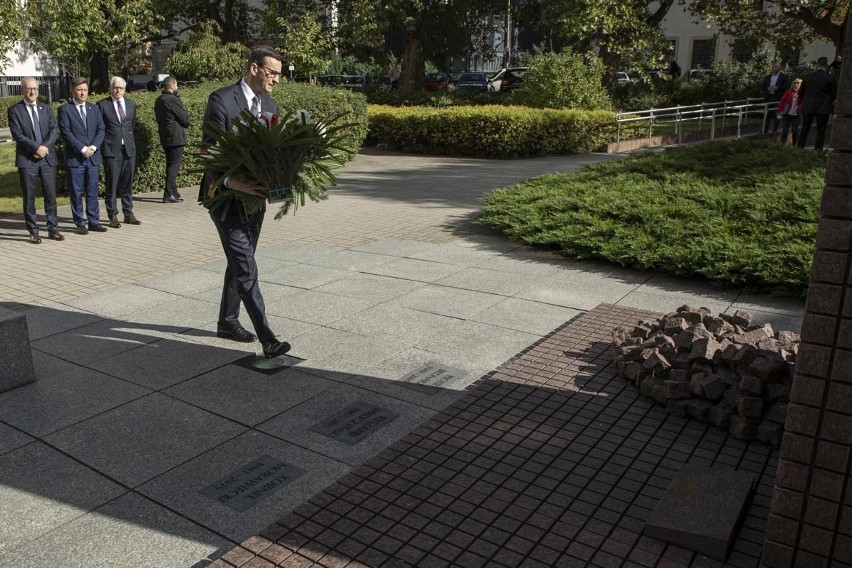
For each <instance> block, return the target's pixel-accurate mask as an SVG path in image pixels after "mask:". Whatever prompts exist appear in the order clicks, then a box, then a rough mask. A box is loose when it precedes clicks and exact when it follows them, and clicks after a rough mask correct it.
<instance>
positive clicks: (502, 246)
mask: <svg viewBox="0 0 852 568" xmlns="http://www.w3.org/2000/svg"><path fill="white" fill-rule="evenodd" d="M446 244H448V245H452V246H454V247H465V248H473V249H477V250H482V251H487V252H499V253H507V252H511V251H520V250H523V249H524V248H526V247H524V246H523V245H521V244H518V243H516V242H515V241H510V240H509V239H507V238H506V236H505V235H504V234H503V233H501V232H500V231H496V230H490V229H486V228H483V232H481V233H477V234H470V235H465V236H464V238H458V239H452V240H450V241H447V243H446Z"/></svg>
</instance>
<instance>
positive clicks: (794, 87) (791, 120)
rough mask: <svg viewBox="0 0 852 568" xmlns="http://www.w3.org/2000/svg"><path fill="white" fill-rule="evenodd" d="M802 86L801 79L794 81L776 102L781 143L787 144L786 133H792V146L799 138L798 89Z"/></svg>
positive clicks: (799, 105) (799, 99)
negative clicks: (779, 120) (779, 121)
mask: <svg viewBox="0 0 852 568" xmlns="http://www.w3.org/2000/svg"><path fill="white" fill-rule="evenodd" d="M801 86H802V80H801V79H798V78H797V79H795V80H794V81H793V82H792V83H791V84H790V88H789V89H787V90H786V91H785V92H784V96H782V97H781V100H780V101H778V118H780V119H781V143H782V144H786V143H787V131H788V130H790V131H792V134H793V146H795V145H796V140H797V139H798V138H799V116H800V115H801V114H802V98H801V97H800V96H799V87H801Z"/></svg>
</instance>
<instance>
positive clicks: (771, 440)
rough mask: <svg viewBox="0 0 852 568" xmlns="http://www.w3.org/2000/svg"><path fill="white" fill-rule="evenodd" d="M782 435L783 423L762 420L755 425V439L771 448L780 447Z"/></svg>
mask: <svg viewBox="0 0 852 568" xmlns="http://www.w3.org/2000/svg"><path fill="white" fill-rule="evenodd" d="M783 436H784V425H783V424H778V423H777V422H770V421H769V420H764V421H763V422H761V423H760V425H759V426H758V427H757V439H758V440H760V441H761V442H763V443H764V444H769V445H770V446H772V447H773V448H780V447H781V438H782V437H783Z"/></svg>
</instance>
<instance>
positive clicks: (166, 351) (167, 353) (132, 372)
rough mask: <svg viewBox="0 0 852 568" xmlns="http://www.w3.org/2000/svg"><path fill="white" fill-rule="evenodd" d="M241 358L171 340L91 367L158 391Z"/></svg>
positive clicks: (236, 353) (242, 354)
mask: <svg viewBox="0 0 852 568" xmlns="http://www.w3.org/2000/svg"><path fill="white" fill-rule="evenodd" d="M231 343H234V342H231ZM245 356H246V353H245V352H244V351H239V350H236V349H227V348H221V347H216V346H212V345H202V344H199V343H194V342H192V341H189V340H187V339H180V336H175V337H174V339H161V340H159V341H155V342H153V343H148V344H146V345H143V346H141V347H139V348H137V349H131V350H130V351H125V352H124V353H119V354H118V355H115V356H114V357H110V358H108V359H101V360H100V361H96V362H94V363H92V364H91V366H92V367H93V368H95V369H97V370H99V371H101V372H104V373H106V374H108V375H112V376H113V377H118V378H120V379H124V380H125V381H128V382H131V383H134V384H137V385H142V386H144V387H148V388H149V389H152V390H161V389H164V388H167V387H170V386H172V385H174V384H177V383H180V382H182V381H185V380H187V379H189V378H191V377H195V376H197V375H201V374H202V373H206V372H207V371H210V370H212V369H216V368H219V367H221V366H222V365H227V364H228V363H232V362H234V361H236V360H238V359H242V358H243V357H245Z"/></svg>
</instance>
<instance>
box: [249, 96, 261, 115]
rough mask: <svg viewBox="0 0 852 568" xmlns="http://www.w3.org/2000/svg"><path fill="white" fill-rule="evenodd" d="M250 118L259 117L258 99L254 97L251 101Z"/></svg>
mask: <svg viewBox="0 0 852 568" xmlns="http://www.w3.org/2000/svg"><path fill="white" fill-rule="evenodd" d="M251 114H252V116H260V97H255V98H253V99H252V100H251Z"/></svg>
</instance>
